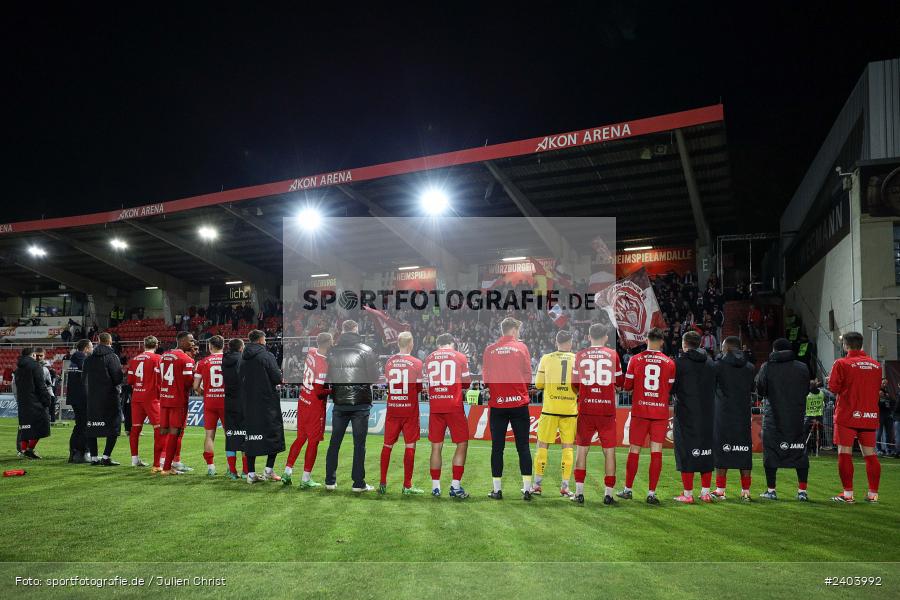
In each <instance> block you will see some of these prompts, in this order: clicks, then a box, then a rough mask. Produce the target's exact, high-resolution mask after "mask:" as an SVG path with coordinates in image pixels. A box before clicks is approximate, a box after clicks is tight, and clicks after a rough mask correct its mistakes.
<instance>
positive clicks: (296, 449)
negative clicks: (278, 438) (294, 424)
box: [287, 431, 306, 469]
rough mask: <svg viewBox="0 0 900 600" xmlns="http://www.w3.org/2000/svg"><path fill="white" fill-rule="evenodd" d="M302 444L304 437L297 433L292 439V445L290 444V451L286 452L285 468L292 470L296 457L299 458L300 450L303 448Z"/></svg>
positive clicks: (304, 441) (304, 440)
mask: <svg viewBox="0 0 900 600" xmlns="http://www.w3.org/2000/svg"><path fill="white" fill-rule="evenodd" d="M304 443H306V435H305V434H303V433H302V432H300V431H298V432H297V437H296V439H294V443H293V444H291V449H290V451H289V452H288V457H287V466H289V467H290V468H292V469H293V468H294V463H295V462H297V457H298V456H300V450H301V448H303V444H304Z"/></svg>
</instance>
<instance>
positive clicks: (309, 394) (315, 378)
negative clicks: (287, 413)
mask: <svg viewBox="0 0 900 600" xmlns="http://www.w3.org/2000/svg"><path fill="white" fill-rule="evenodd" d="M327 375H328V359H327V358H325V356H324V355H322V354H319V350H318V348H312V349H311V350H310V351H309V352H308V353H307V354H306V362H305V364H304V367H303V384H302V385H301V386H300V400H299V402H298V404H297V406H298V407H299V408H301V409H302V408H303V407H304V406H307V407H315V408H325V402H326V401H327V399H328V391H329V390H328V386H327V385H326V384H325V377H326V376H327Z"/></svg>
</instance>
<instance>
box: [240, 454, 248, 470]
mask: <svg viewBox="0 0 900 600" xmlns="http://www.w3.org/2000/svg"><path fill="white" fill-rule="evenodd" d="M241 469H243V472H244V473H246V472H247V455H246V454H244V453H243V452H241Z"/></svg>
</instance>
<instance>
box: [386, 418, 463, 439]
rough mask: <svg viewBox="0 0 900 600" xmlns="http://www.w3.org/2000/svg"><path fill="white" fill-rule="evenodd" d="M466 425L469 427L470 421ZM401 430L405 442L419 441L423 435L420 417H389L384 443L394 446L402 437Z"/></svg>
mask: <svg viewBox="0 0 900 600" xmlns="http://www.w3.org/2000/svg"><path fill="white" fill-rule="evenodd" d="M466 426H467V427H468V423H467V424H466ZM401 431H402V432H403V443H405V444H412V443H413V442H416V441H418V440H419V438H420V437H421V434H420V433H419V417H418V416H409V417H388V418H387V419H386V420H385V422H384V443H385V444H386V445H388V446H393V445H394V444H395V443H397V440H399V439H400V432H401ZM441 435H443V433H442V434H441ZM429 437H430V432H429Z"/></svg>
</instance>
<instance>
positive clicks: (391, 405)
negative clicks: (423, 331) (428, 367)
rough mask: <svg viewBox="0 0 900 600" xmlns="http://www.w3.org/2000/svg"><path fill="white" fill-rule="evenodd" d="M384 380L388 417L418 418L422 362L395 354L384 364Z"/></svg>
mask: <svg viewBox="0 0 900 600" xmlns="http://www.w3.org/2000/svg"><path fill="white" fill-rule="evenodd" d="M466 370H467V371H468V369H466ZM384 378H385V380H386V381H387V417H388V418H391V417H416V418H418V417H419V392H420V391H421V390H422V361H421V360H419V359H418V358H416V357H415V356H411V355H409V354H395V355H394V356H392V357H390V358H389V359H388V360H387V362H386V363H384Z"/></svg>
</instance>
